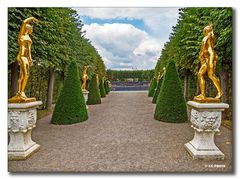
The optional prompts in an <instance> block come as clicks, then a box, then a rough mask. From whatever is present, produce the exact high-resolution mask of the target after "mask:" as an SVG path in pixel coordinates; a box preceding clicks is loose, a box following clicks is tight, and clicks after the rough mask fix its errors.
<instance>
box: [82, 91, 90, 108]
mask: <svg viewBox="0 0 240 179" xmlns="http://www.w3.org/2000/svg"><path fill="white" fill-rule="evenodd" d="M82 93H83V97H84V100H85V104H86V107H87V109H88V106H87V100H88V93H89V91H82Z"/></svg>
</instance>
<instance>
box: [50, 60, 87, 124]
mask: <svg viewBox="0 0 240 179" xmlns="http://www.w3.org/2000/svg"><path fill="white" fill-rule="evenodd" d="M87 119H88V112H87V108H86V104H85V100H84V97H83V93H82V88H81V82H80V77H79V72H78V68H77V64H76V62H71V63H70V65H69V67H68V71H67V76H66V79H65V81H64V85H63V89H62V91H61V93H60V96H59V98H58V100H57V103H56V106H55V109H54V112H53V115H52V119H51V123H52V124H73V123H78V122H82V121H86V120H87Z"/></svg>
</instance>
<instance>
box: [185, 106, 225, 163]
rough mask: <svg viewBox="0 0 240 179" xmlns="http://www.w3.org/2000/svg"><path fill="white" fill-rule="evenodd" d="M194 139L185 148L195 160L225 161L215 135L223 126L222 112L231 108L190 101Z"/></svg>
mask: <svg viewBox="0 0 240 179" xmlns="http://www.w3.org/2000/svg"><path fill="white" fill-rule="evenodd" d="M187 104H188V108H189V109H190V110H191V112H190V121H191V124H192V125H191V127H192V128H193V129H194V137H193V139H192V140H191V141H190V142H188V143H186V144H185V145H184V146H185V148H186V150H187V151H188V152H189V154H190V155H191V156H192V157H193V158H194V159H206V160H214V159H222V160H223V159H224V154H223V153H222V152H221V151H220V150H219V148H218V147H217V146H216V145H215V142H214V135H215V133H216V132H219V127H220V126H221V118H222V111H224V110H225V109H226V108H228V107H229V105H228V104H225V103H198V102H195V101H188V103H187Z"/></svg>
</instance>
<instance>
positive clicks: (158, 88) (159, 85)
mask: <svg viewBox="0 0 240 179" xmlns="http://www.w3.org/2000/svg"><path fill="white" fill-rule="evenodd" d="M162 81H163V77H162V78H160V79H159V80H158V84H157V87H156V90H155V92H154V94H153V99H152V103H153V104H156V102H157V97H158V95H159V93H160V88H161V84H162Z"/></svg>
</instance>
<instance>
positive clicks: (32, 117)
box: [8, 101, 42, 160]
mask: <svg viewBox="0 0 240 179" xmlns="http://www.w3.org/2000/svg"><path fill="white" fill-rule="evenodd" d="M41 104H42V102H41V101H35V102H30V103H9V104H8V134H9V144H8V159H9V160H24V159H26V158H28V157H29V156H30V155H31V154H32V153H34V152H36V151H38V150H39V147H40V145H38V144H36V142H34V141H32V137H31V135H32V129H33V128H34V127H36V121H37V110H36V108H37V107H38V106H39V105H41Z"/></svg>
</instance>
